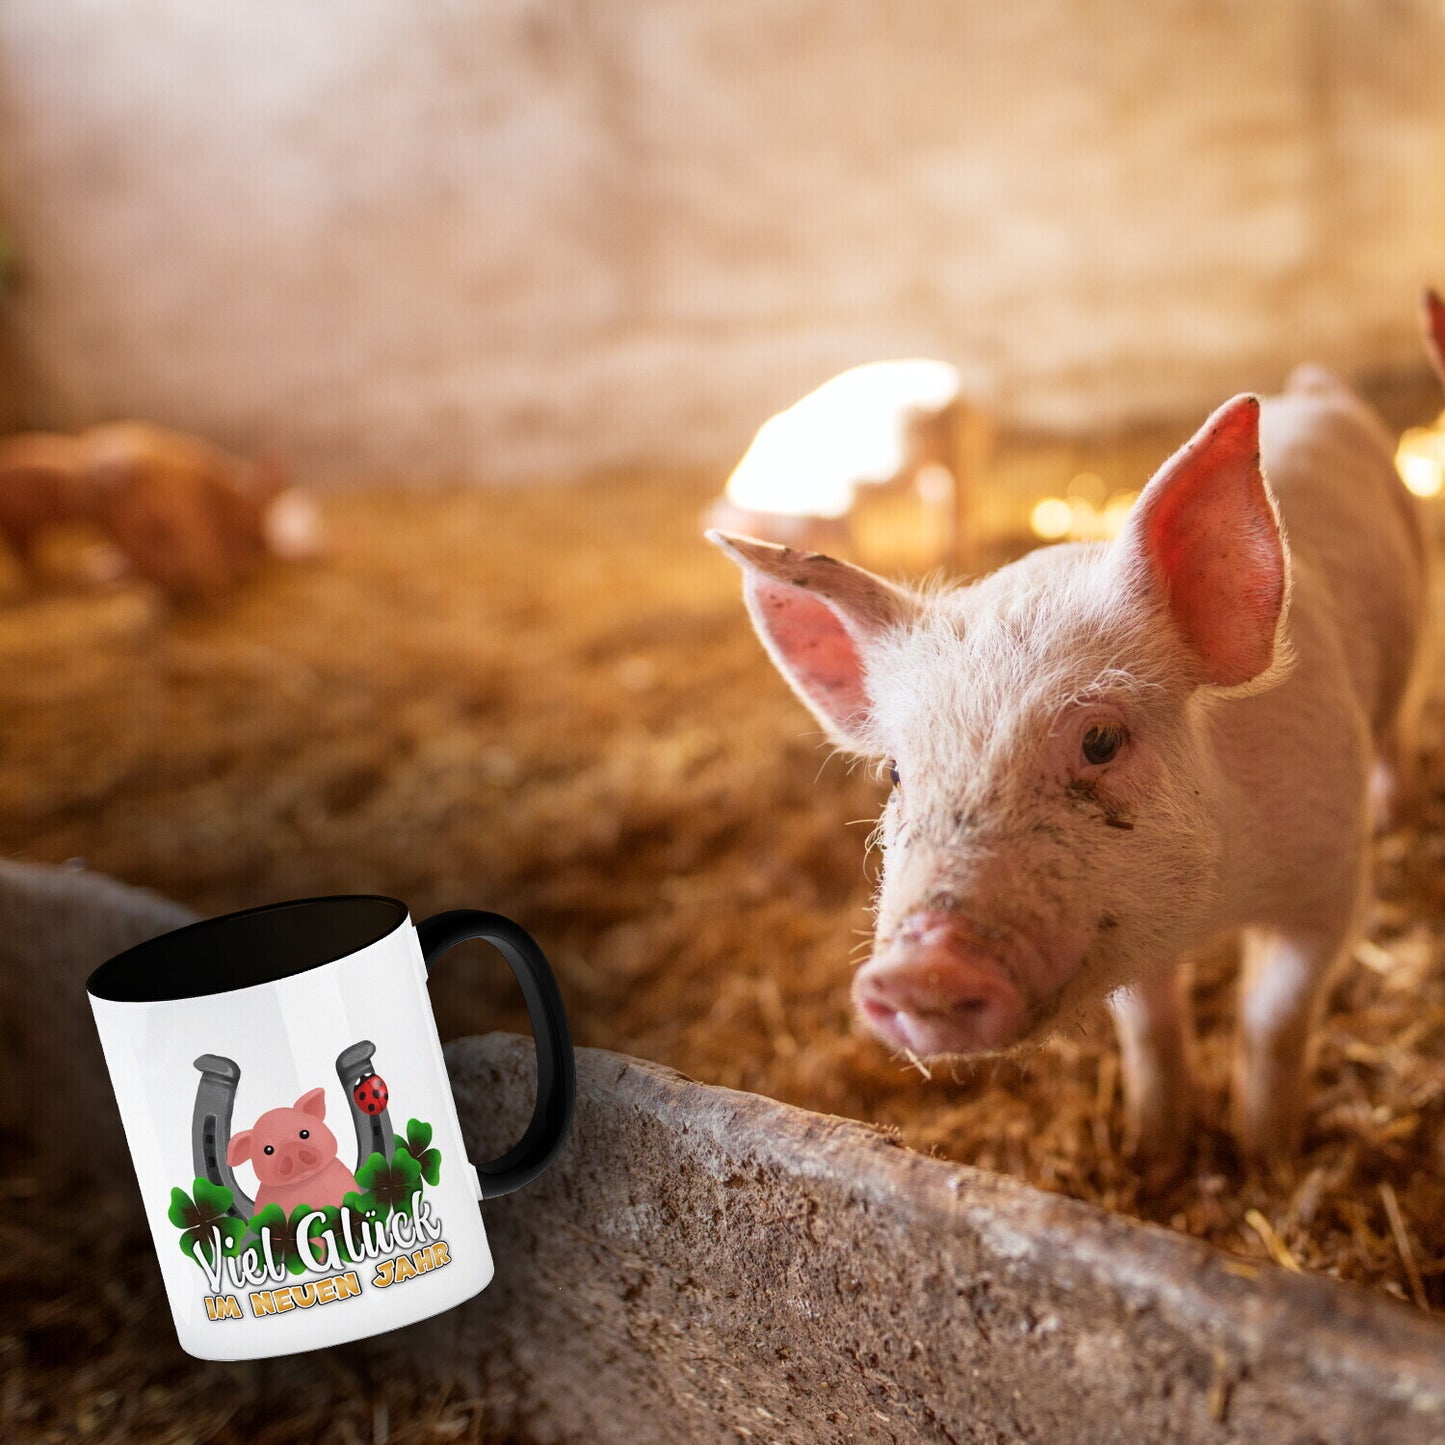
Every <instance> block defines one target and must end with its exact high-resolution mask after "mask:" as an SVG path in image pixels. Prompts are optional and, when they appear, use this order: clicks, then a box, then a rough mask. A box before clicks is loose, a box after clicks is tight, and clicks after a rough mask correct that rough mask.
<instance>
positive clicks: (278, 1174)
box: [226, 1089, 357, 1214]
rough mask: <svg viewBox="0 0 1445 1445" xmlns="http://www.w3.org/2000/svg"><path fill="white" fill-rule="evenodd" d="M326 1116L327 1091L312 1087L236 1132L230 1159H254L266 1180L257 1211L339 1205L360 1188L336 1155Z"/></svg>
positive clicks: (258, 1175) (233, 1162) (233, 1164)
mask: <svg viewBox="0 0 1445 1445" xmlns="http://www.w3.org/2000/svg"><path fill="white" fill-rule="evenodd" d="M325 1117H326V1091H325V1090H324V1089H309V1090H308V1091H307V1092H306V1093H304V1094H302V1096H301V1097H300V1098H299V1099H297V1101H296V1102H295V1104H293V1105H292V1106H291V1107H290V1108H289V1109H268V1110H267V1111H266V1112H265V1113H264V1114H262V1115H261V1117H260V1118H259V1119H257V1120H256V1123H255V1125H254V1126H253V1127H252V1128H250V1129H242V1130H241V1131H240V1132H239V1133H236V1134H232V1135H231V1142H230V1143H229V1144H228V1145H227V1146H226V1160H227V1162H228V1163H229V1164H230V1166H231V1167H232V1168H233V1169H234V1168H235V1167H236V1165H237V1164H239V1163H241V1162H242V1161H243V1160H245V1159H249V1160H250V1161H251V1165H252V1167H253V1168H254V1169H255V1171H256V1178H257V1179H259V1180H260V1181H261V1187H260V1189H258V1190H257V1191H256V1208H257V1209H258V1210H260V1209H264V1208H265V1207H266V1206H267V1205H268V1204H279V1205H280V1206H281V1208H282V1209H284V1210H285V1211H286V1213H287V1214H290V1213H291V1211H292V1210H293V1209H295V1208H296V1207H297V1205H300V1204H310V1205H314V1206H315V1207H316V1208H318V1209H320V1208H321V1207H322V1206H324V1205H328V1204H336V1205H339V1204H340V1203H341V1201H342V1200H343V1199H344V1198H345V1197H346V1195H347V1193H348V1192H349V1191H351V1190H354V1189H356V1188H357V1183H356V1176H355V1175H354V1174H353V1173H352V1172H351V1170H349V1169H348V1168H347V1167H346V1165H344V1164H343V1163H342V1162H341V1161H340V1160H339V1159H338V1158H337V1157H336V1136H335V1135H334V1134H333V1133H332V1132H331V1130H330V1129H328V1128H327V1127H326V1125H325V1123H324V1122H323V1120H324V1119H325Z"/></svg>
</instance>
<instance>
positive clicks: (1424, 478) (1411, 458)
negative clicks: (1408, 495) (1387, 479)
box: [1395, 412, 1445, 497]
mask: <svg viewBox="0 0 1445 1445" xmlns="http://www.w3.org/2000/svg"><path fill="white" fill-rule="evenodd" d="M1395 465H1396V466H1397V467H1398V468H1399V469H1400V478H1401V480H1402V481H1403V482H1404V483H1405V485H1406V486H1407V487H1409V489H1410V490H1411V491H1412V492H1414V494H1415V495H1416V496H1417V497H1438V496H1439V495H1440V493H1441V491H1442V490H1445V412H1441V414H1440V416H1439V417H1438V418H1437V419H1436V421H1435V425H1434V426H1428V427H1426V426H1412V427H1411V428H1410V429H1409V431H1407V432H1406V433H1405V435H1404V436H1402V437H1401V438H1400V446H1399V450H1398V451H1396V453H1395Z"/></svg>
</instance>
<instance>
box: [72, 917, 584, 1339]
mask: <svg viewBox="0 0 1445 1445" xmlns="http://www.w3.org/2000/svg"><path fill="white" fill-rule="evenodd" d="M467 938H482V939H486V940H487V941H488V942H490V943H492V944H493V945H494V946H495V947H496V948H497V950H498V951H499V952H500V953H501V954H502V956H503V957H504V958H505V959H506V960H507V962H508V964H509V965H510V966H511V969H512V972H513V973H514V974H515V975H516V977H517V981H518V983H519V984H520V985H521V987H522V992H523V995H524V997H525V998H526V1001H527V1009H528V1012H529V1013H530V1015H531V1019H532V1027H533V1031H534V1033H535V1035H536V1040H537V1103H536V1108H535V1110H534V1113H533V1117H532V1121H531V1123H530V1125H529V1126H528V1128H527V1131H526V1133H525V1134H524V1135H523V1137H522V1138H521V1140H519V1141H518V1143H517V1144H516V1145H515V1146H514V1147H513V1148H512V1149H510V1150H509V1151H508V1152H507V1153H506V1154H504V1155H502V1156H501V1157H500V1158H498V1159H494V1160H491V1161H490V1162H488V1163H484V1164H481V1165H478V1166H476V1167H475V1168H474V1167H473V1166H472V1165H471V1164H469V1163H468V1162H467V1159H466V1154H465V1151H464V1148H463V1144H462V1135H461V1128H460V1125H459V1124H458V1122H457V1113H456V1105H455V1104H454V1103H453V1100H452V1093H451V1086H450V1083H449V1081H448V1079H447V1073H446V1067H445V1064H444V1063H443V1060H442V1051H441V1043H440V1040H439V1039H438V1036H437V1028H436V1022H435V1020H434V1019H433V1017H432V1011H431V1004H430V1001H429V1000H428V997H427V990H426V983H427V972H428V970H429V969H430V967H431V966H432V964H433V963H434V962H435V961H436V959H437V958H438V957H439V956H440V955H441V954H443V953H445V952H446V951H447V950H448V949H449V948H451V947H453V946H454V945H455V944H457V943H460V942H461V941H462V940H463V939H467ZM86 988H87V991H88V992H89V994H90V1001H91V1007H92V1009H93V1010H94V1013H95V1021H96V1025H97V1027H98V1028H99V1030H100V1041H101V1047H102V1048H103V1049H104V1051H105V1060H106V1065H107V1067H108V1068H109V1070H110V1077H111V1083H112V1085H113V1086H114V1088H115V1095H116V1100H117V1102H118V1103H119V1105H120V1114H121V1121H122V1123H123V1124H124V1126H125V1134H126V1141H127V1143H128V1144H129V1146H130V1152H131V1158H132V1160H133V1161H134V1163H135V1170H136V1176H137V1178H138V1179H139V1180H140V1187H141V1195H142V1198H143V1200H144V1203H145V1209H146V1214H147V1217H148V1219H149V1221H150V1226H151V1232H152V1234H153V1235H154V1237H155V1243H156V1251H157V1254H158V1256H159V1258H160V1264H161V1273H162V1275H163V1277H164V1280H165V1287H166V1294H167V1296H168V1297H169V1299H170V1305H171V1313H172V1315H173V1316H174V1319H175V1324H176V1333H177V1334H178V1335H179V1336H180V1342H181V1345H182V1347H183V1348H184V1349H185V1350H187V1351H188V1352H189V1353H190V1354H192V1355H196V1356H198V1357H199V1358H201V1359H206V1360H242V1359H258V1358H261V1357H264V1356H267V1355H280V1354H290V1353H293V1352H295V1351H298V1350H312V1349H318V1348H320V1347H321V1346H323V1345H333V1344H339V1343H341V1342H342V1341H345V1340H354V1339H360V1338H363V1337H364V1336H367V1335H373V1334H378V1333H380V1332H381V1331H383V1330H392V1329H396V1328H397V1327H398V1326H401V1325H408V1324H411V1323H413V1322H414V1321H416V1320H420V1319H425V1318H426V1317H427V1316H429V1315H434V1314H437V1313H439V1312H440V1311H442V1310H446V1309H450V1308H451V1307H452V1306H453V1305H456V1304H460V1303H461V1302H462V1301H463V1300H466V1299H470V1298H471V1297H472V1296H473V1295H475V1294H477V1293H478V1292H479V1291H481V1290H482V1289H484V1288H485V1287H486V1285H487V1283H488V1281H490V1279H491V1277H492V1257H491V1252H490V1250H489V1249H488V1247H487V1237H486V1233H485V1231H484V1230H483V1228H482V1219H481V1214H480V1211H479V1210H478V1208H477V1203H478V1201H479V1200H481V1199H483V1198H488V1197H490V1196H492V1195H496V1194H504V1193H506V1192H507V1191H509V1190H511V1189H516V1188H518V1187H519V1186H521V1185H523V1184H525V1183H527V1182H528V1181H529V1180H531V1179H533V1178H535V1177H536V1175H537V1174H539V1173H540V1172H541V1171H542V1170H543V1169H544V1168H546V1166H547V1165H548V1164H549V1163H550V1162H551V1160H552V1158H553V1157H554V1156H555V1154H556V1153H557V1150H558V1149H559V1148H560V1147H561V1145H562V1142H563V1140H564V1139H565V1138H566V1135H567V1130H568V1128H569V1126H570V1124H571V1118H572V1107H573V1097H574V1093H575V1084H574V1078H575V1075H574V1068H573V1060H572V1044H571V1038H570V1035H569V1033H568V1029H567V1018H566V1014H565V1012H564V1010H563V1007H562V998H561V994H560V992H559V991H558V988H557V982H556V980H555V978H554V977H553V976H552V971H551V969H550V968H549V967H548V965H547V960H546V959H545V958H544V957H543V955H542V951H541V950H540V949H539V948H538V947H537V945H536V943H535V942H534V941H533V940H532V938H531V937H530V936H529V935H528V934H526V933H525V932H524V931H523V930H522V929H521V928H519V927H518V926H517V925H516V924H515V923H512V922H511V921H510V920H508V919H506V918H503V917H501V916H500V915H498V914H494V913H478V912H474V911H472V910H469V909H463V910H458V911H456V912H453V913H443V914H439V915H437V916H436V917H435V918H430V919H427V920H425V921H424V922H422V923H421V924H419V925H418V926H417V927H415V928H414V927H413V926H412V923H411V919H410V916H409V915H408V913H407V910H406V907H405V905H404V904H401V903H398V902H397V901H396V900H395V899H393V898H380V897H368V896H356V897H336V898H309V899H301V900H298V901H296V902H292V903H279V904H275V905H272V906H271V907H267V908H256V909H251V910H249V911H247V912H245V913H233V914H229V915H227V916H225V917H223V918H214V919H207V920H205V921H204V922H201V923H194V924H191V925H190V926H189V927H186V928H181V929H177V930H176V931H175V932H173V933H167V934H163V935H162V936H161V937H159V938H155V939H152V940H150V941H149V942H148V943H142V944H140V945H139V946H138V947H136V948H132V949H130V950H128V951H127V952H125V953H122V954H118V955H117V956H116V957H115V958H112V959H111V960H110V961H109V962H107V963H105V964H102V965H101V967H100V968H98V969H97V970H96V971H95V973H93V974H92V975H91V977H90V979H89V981H88V983H87V985H86Z"/></svg>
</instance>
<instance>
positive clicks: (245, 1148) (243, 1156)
mask: <svg viewBox="0 0 1445 1445" xmlns="http://www.w3.org/2000/svg"><path fill="white" fill-rule="evenodd" d="M251 1134H252V1131H251V1130H250V1129H242V1130H241V1132H240V1133H239V1134H232V1135H231V1141H230V1143H228V1144H227V1145H226V1163H227V1164H229V1165H230V1166H231V1168H232V1169H234V1168H235V1167H236V1165H238V1164H241V1163H244V1162H245V1161H246V1160H247V1159H249V1158H250V1157H251Z"/></svg>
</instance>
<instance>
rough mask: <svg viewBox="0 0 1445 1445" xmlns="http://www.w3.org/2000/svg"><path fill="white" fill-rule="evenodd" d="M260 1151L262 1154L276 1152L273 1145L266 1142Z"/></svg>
mask: <svg viewBox="0 0 1445 1445" xmlns="http://www.w3.org/2000/svg"><path fill="white" fill-rule="evenodd" d="M261 1152H262V1153H263V1154H274V1153H275V1152H276V1149H275V1146H274V1145H272V1144H268V1145H267V1146H266V1147H265V1148H264V1149H263V1150H262V1151H261Z"/></svg>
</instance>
